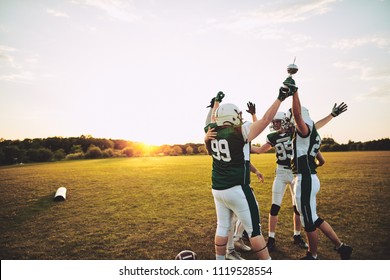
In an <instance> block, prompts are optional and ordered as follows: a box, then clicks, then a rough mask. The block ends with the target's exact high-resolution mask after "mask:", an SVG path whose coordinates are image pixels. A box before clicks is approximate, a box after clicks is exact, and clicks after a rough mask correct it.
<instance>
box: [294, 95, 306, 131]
mask: <svg viewBox="0 0 390 280" xmlns="http://www.w3.org/2000/svg"><path fill="white" fill-rule="evenodd" d="M292 113H293V115H294V120H295V129H296V130H297V131H298V132H299V134H301V135H302V136H306V135H308V134H309V128H308V127H307V124H306V123H305V121H304V120H303V118H302V113H301V101H300V100H299V94H298V90H297V91H296V92H295V93H294V95H293V102H292Z"/></svg>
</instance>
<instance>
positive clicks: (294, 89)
mask: <svg viewBox="0 0 390 280" xmlns="http://www.w3.org/2000/svg"><path fill="white" fill-rule="evenodd" d="M283 85H285V86H286V87H287V88H288V90H289V92H288V96H292V95H294V93H296V92H297V90H298V87H297V86H296V85H295V81H294V79H293V78H291V77H287V79H285V80H284V82H283Z"/></svg>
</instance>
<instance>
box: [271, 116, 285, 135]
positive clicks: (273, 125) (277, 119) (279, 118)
mask: <svg viewBox="0 0 390 280" xmlns="http://www.w3.org/2000/svg"><path fill="white" fill-rule="evenodd" d="M285 118H286V114H285V113H284V112H277V113H276V115H275V116H274V118H273V119H272V122H271V124H270V126H269V129H270V130H271V131H275V130H279V129H281V128H282V127H283V124H284V122H285ZM277 122H280V124H277Z"/></svg>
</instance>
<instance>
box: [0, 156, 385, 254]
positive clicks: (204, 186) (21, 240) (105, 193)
mask: <svg viewBox="0 0 390 280" xmlns="http://www.w3.org/2000/svg"><path fill="white" fill-rule="evenodd" d="M324 156H325V159H326V164H325V165H324V166H323V167H321V168H320V169H319V174H318V176H319V178H320V181H321V190H320V193H319V195H318V196H317V200H318V213H319V215H320V216H321V217H322V218H324V219H326V220H327V221H328V222H329V223H330V224H331V225H332V226H333V228H334V230H335V231H336V233H337V234H338V235H339V237H340V238H341V239H342V240H344V241H345V242H347V243H349V244H350V245H352V246H353V247H354V253H353V259H362V260H370V259H371V260H375V259H390V258H389V257H390V253H389V245H390V242H389V241H390V240H389V237H388V232H389V231H390V207H389V202H388V201H390V189H389V188H390V175H389V173H388V170H389V168H390V152H343V153H324ZM252 162H253V164H254V165H255V166H256V167H258V169H259V170H260V171H261V172H262V173H263V174H264V175H265V182H264V183H262V184H261V183H259V182H258V181H256V178H255V177H252V182H253V183H252V187H253V188H254V191H255V194H256V197H257V198H258V201H259V204H260V212H261V219H262V229H263V232H264V235H265V237H266V236H267V231H268V230H267V228H268V226H267V223H268V212H269V208H270V206H271V185H272V181H273V176H274V168H275V159H274V155H273V154H264V155H253V156H252ZM211 163H212V161H211V157H209V156H179V157H144V158H120V159H118V158H117V159H104V160H82V161H62V162H54V163H47V164H25V165H15V166H8V167H0V205H1V206H0V217H1V218H0V232H1V235H0V257H1V259H3V260H4V259H29V260H32V259H43V260H46V259H59V260H65V259H66V260H70V259H89V260H95V259H102V260H103V259H111V260H120V259H128V260H138V259H146V260H149V259H155V260H160V259H161V260H163V259H174V257H175V255H176V254H177V253H178V252H179V251H181V250H184V249H190V250H193V251H195V252H196V253H197V254H198V257H199V258H200V259H213V258H214V248H213V244H214V241H213V239H214V233H215V228H216V217H215V209H214V203H213V198H212V194H211V189H210V188H211V187H210V184H211V180H210V176H211ZM61 186H64V187H66V188H67V199H66V200H65V201H63V202H57V201H54V200H53V198H54V194H55V192H56V190H57V189H58V188H59V187H61ZM292 230H293V229H292V208H291V196H290V194H289V192H286V194H285V197H284V200H283V205H282V208H281V211H280V214H279V223H278V228H277V248H276V250H275V251H274V252H272V253H271V256H272V258H273V259H276V260H277V259H284V260H285V259H298V258H299V257H301V256H303V255H304V253H305V252H304V250H302V249H298V248H297V247H295V246H294V245H293V244H292V233H293V232H292ZM243 256H244V257H245V258H247V259H255V256H254V254H253V253H243ZM319 256H320V257H321V259H337V258H338V256H337V254H336V253H335V252H334V250H333V246H332V244H331V243H330V241H329V240H328V239H327V238H326V237H325V236H324V235H322V234H320V242H319Z"/></svg>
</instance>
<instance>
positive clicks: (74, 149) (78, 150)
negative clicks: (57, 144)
mask: <svg viewBox="0 0 390 280" xmlns="http://www.w3.org/2000/svg"><path fill="white" fill-rule="evenodd" d="M70 152H71V153H72V154H76V153H84V152H83V148H82V147H81V145H73V146H72V148H71V149H70Z"/></svg>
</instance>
